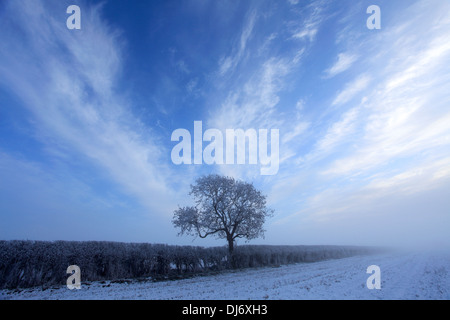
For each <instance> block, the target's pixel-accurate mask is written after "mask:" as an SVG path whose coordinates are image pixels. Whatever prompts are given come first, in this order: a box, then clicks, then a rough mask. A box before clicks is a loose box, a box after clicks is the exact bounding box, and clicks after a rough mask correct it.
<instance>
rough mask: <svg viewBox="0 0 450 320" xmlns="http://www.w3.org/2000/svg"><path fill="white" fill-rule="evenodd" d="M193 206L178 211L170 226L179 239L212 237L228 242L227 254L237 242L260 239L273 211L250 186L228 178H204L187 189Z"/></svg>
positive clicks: (211, 176) (217, 176)
mask: <svg viewBox="0 0 450 320" xmlns="http://www.w3.org/2000/svg"><path fill="white" fill-rule="evenodd" d="M189 194H190V195H191V196H193V197H194V201H195V206H190V207H180V208H178V209H177V210H175V212H174V217H173V221H172V222H173V224H174V226H175V227H177V228H179V229H180V233H179V234H180V235H182V234H188V235H193V236H199V237H200V238H206V237H208V236H216V237H218V238H221V239H226V240H227V241H228V249H229V252H230V254H231V253H232V252H233V248H234V242H235V240H236V239H237V238H245V239H246V240H251V239H255V238H258V237H261V236H264V231H265V230H264V229H263V225H264V223H265V221H266V218H267V217H269V216H271V215H272V213H273V210H271V209H269V208H267V207H266V196H265V195H263V194H262V193H261V192H260V191H259V190H257V189H256V188H255V187H254V186H253V184H251V183H248V182H244V181H240V180H235V179H234V178H231V177H224V176H220V175H208V176H203V177H200V178H199V179H197V180H196V183H195V184H194V185H191V191H190V193H189Z"/></svg>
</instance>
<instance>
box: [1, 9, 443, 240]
mask: <svg viewBox="0 0 450 320" xmlns="http://www.w3.org/2000/svg"><path fill="white" fill-rule="evenodd" d="M72 4H76V5H78V6H79V7H80V9H81V30H69V29H67V27H66V19H67V18H68V17H69V14H67V13H66V8H67V7H68V6H69V5H72ZM373 4H376V5H378V6H379V7H380V8H381V21H382V22H381V24H382V25H381V26H382V27H381V29H380V30H369V29H368V28H367V27H366V20H367V19H368V18H369V16H370V15H369V14H367V13H366V9H367V8H368V7H369V6H370V5H373ZM0 44H1V45H0V221H1V222H0V238H1V239H34V240H61V239H62V240H112V241H126V242H152V243H169V244H189V245H192V244H194V245H222V244H224V243H223V242H222V241H217V240H214V239H207V240H203V239H196V240H194V241H193V239H192V238H188V237H177V230H175V229H174V228H173V227H172V225H171V219H172V216H173V211H174V210H175V209H176V208H177V206H178V205H182V206H183V205H189V204H192V200H191V199H190V198H189V196H188V192H189V185H190V184H191V183H193V182H194V181H195V179H196V178H197V177H199V176H201V175H203V174H208V173H220V174H224V175H229V176H233V177H236V178H239V179H244V180H247V181H251V182H253V183H254V185H255V186H256V187H257V188H259V189H261V190H262V191H263V192H264V193H265V194H266V195H267V196H268V203H269V206H270V207H271V208H273V209H274V210H275V215H274V216H273V217H272V218H271V219H270V220H268V221H267V223H266V226H265V228H266V230H267V232H266V237H265V239H259V240H255V241H252V242H251V243H266V244H355V245H358V244H361V245H366V244H368V245H377V244H381V245H387V244H394V245H406V244H414V245H422V244H430V245H450V235H449V233H448V228H449V226H450V210H449V209H450V197H449V191H448V190H450V165H449V164H450V106H449V103H450V91H449V90H448V88H449V85H450V72H449V71H450V69H449V65H450V4H449V2H448V1H441V0H431V1H430V0H427V1H409V0H408V1H384V0H377V1H350V0H344V1H341V0H340V1H332V0H327V1H302V0H285V1H281V0H280V1H263V0H258V1H256V0H255V1H250V0H249V1H211V0H195V1H193V0H192V1H166V0H165V1H127V2H125V1H102V2H99V1H75V0H71V1H50V0H41V1H37V0H30V1H25V0H24V1H16V0H14V1H2V2H1V3H0ZM194 121H202V122H203V126H204V129H207V128H217V129H219V130H225V129H227V128H234V129H238V128H241V129H244V130H246V129H249V128H254V129H279V130H280V168H279V171H278V173H277V174H276V175H272V176H262V175H260V173H259V172H260V171H259V167H258V166H255V165H205V164H204V165H180V166H177V165H174V164H173V163H172V161H171V158H170V155H171V150H172V148H173V147H174V146H175V144H176V143H174V142H172V141H171V134H172V132H173V131H174V130H176V129H178V128H185V129H187V130H189V131H190V132H192V133H193V126H194Z"/></svg>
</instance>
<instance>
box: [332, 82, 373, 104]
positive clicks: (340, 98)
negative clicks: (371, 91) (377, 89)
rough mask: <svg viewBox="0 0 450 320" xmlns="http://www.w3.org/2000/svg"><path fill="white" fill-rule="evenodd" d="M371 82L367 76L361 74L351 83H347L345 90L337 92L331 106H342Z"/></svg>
mask: <svg viewBox="0 0 450 320" xmlns="http://www.w3.org/2000/svg"><path fill="white" fill-rule="evenodd" d="M370 80H371V77H370V76H369V75H367V74H363V75H361V76H359V77H358V78H357V79H355V80H354V81H353V82H350V83H348V84H347V85H346V86H345V88H344V89H343V90H342V91H341V92H339V94H338V95H337V96H336V98H335V99H334V100H333V102H332V103H331V104H332V105H333V106H337V105H342V104H345V103H347V102H349V101H350V100H352V99H353V98H354V97H355V96H356V95H357V94H358V93H360V92H362V91H363V90H364V89H366V88H367V86H368V85H369V83H370Z"/></svg>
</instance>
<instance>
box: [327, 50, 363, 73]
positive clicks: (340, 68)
mask: <svg viewBox="0 0 450 320" xmlns="http://www.w3.org/2000/svg"><path fill="white" fill-rule="evenodd" d="M357 59H358V56H357V55H354V54H349V53H340V54H339V55H338V58H337V61H336V62H335V64H334V65H333V66H332V67H331V68H329V69H327V70H326V71H325V73H326V76H327V77H328V78H332V77H334V76H336V75H338V74H339V73H342V72H344V71H346V70H347V69H349V68H350V67H351V66H352V65H353V63H354V62H355V61H356V60H357Z"/></svg>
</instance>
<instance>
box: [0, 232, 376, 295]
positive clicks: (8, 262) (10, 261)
mask: <svg viewBox="0 0 450 320" xmlns="http://www.w3.org/2000/svg"><path fill="white" fill-rule="evenodd" d="M372 251H373V249H371V248H364V247H351V246H256V245H244V246H238V247H236V250H235V253H234V254H233V257H232V259H230V258H229V257H228V255H227V254H228V251H227V248H226V247H210V248H205V247H194V246H170V245H164V244H148V243H120V242H96V241H88V242H75V241H55V242H47V241H28V240H27V241H0V288H1V289H4V288H26V287H35V286H42V287H43V288H45V287H49V286H56V285H64V284H65V283H66V280H67V277H68V275H67V274H66V269H67V267H68V266H69V265H78V266H79V267H80V268H81V279H82V282H88V281H98V280H117V279H136V278H146V279H151V280H162V279H178V278H181V277H185V276H191V275H197V274H208V273H211V272H214V271H218V270H224V269H227V268H249V267H264V266H279V265H282V264H289V263H299V262H314V261H320V260H325V259H335V258H343V257H349V256H353V255H358V254H368V253H370V252H372Z"/></svg>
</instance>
